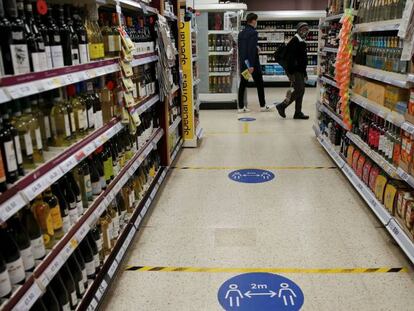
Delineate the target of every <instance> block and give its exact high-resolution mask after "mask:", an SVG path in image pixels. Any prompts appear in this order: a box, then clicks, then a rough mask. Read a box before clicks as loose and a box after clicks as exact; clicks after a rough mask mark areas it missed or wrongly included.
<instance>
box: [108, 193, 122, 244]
mask: <svg viewBox="0 0 414 311" xmlns="http://www.w3.org/2000/svg"><path fill="white" fill-rule="evenodd" d="M108 212H109V215H110V216H111V218H112V240H111V245H112V247H114V245H115V243H116V241H117V239H118V236H119V230H120V228H119V214H118V207H117V203H116V199H115V200H113V201H112V202H111V203H110V204H109V207H108Z"/></svg>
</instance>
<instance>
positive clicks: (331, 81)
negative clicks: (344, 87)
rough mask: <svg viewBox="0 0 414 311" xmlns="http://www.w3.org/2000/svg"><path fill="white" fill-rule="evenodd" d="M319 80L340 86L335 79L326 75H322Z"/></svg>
mask: <svg viewBox="0 0 414 311" xmlns="http://www.w3.org/2000/svg"><path fill="white" fill-rule="evenodd" d="M319 81H321V82H324V83H326V84H329V85H331V86H333V87H336V88H338V84H336V82H335V81H334V80H332V79H330V78H328V77H326V76H321V77H320V78H319Z"/></svg>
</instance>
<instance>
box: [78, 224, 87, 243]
mask: <svg viewBox="0 0 414 311" xmlns="http://www.w3.org/2000/svg"><path fill="white" fill-rule="evenodd" d="M89 230H90V227H89V225H88V223H86V222H85V223H84V224H83V225H82V227H80V229H79V230H78V232H76V235H75V237H76V239H77V240H78V241H82V240H83V238H84V237H85V236H86V234H87V233H88V232H89Z"/></svg>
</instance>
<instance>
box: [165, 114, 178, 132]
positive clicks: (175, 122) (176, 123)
mask: <svg viewBox="0 0 414 311" xmlns="http://www.w3.org/2000/svg"><path fill="white" fill-rule="evenodd" d="M180 123H181V117H180V116H178V117H177V118H176V119H175V120H174V122H173V123H172V124H171V125H170V127H169V128H168V133H173V132H174V131H175V130H176V129H177V127H178V125H180Z"/></svg>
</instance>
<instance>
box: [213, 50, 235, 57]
mask: <svg viewBox="0 0 414 311" xmlns="http://www.w3.org/2000/svg"><path fill="white" fill-rule="evenodd" d="M208 55H210V56H220V55H222V56H229V55H233V49H231V50H230V51H225V52H208Z"/></svg>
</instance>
